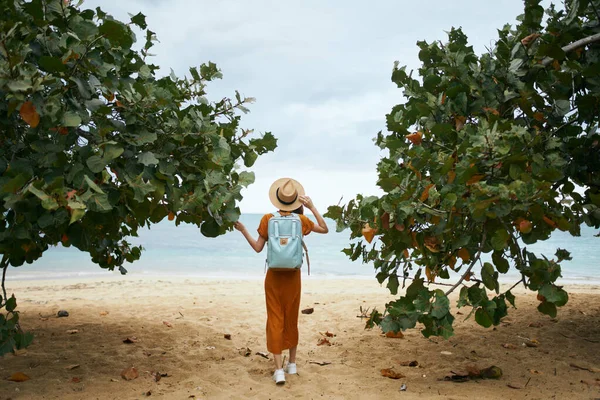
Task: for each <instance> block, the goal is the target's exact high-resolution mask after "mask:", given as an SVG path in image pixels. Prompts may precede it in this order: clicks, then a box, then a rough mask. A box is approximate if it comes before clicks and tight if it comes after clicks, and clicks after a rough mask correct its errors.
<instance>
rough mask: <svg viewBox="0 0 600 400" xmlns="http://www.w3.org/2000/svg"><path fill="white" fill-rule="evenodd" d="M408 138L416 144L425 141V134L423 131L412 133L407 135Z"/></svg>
mask: <svg viewBox="0 0 600 400" xmlns="http://www.w3.org/2000/svg"><path fill="white" fill-rule="evenodd" d="M406 138H407V139H408V140H409V141H410V142H411V143H412V144H414V145H415V146H418V145H420V144H421V143H422V142H423V134H422V133H421V132H415V133H411V134H410V135H406Z"/></svg>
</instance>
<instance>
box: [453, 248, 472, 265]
mask: <svg viewBox="0 0 600 400" xmlns="http://www.w3.org/2000/svg"><path fill="white" fill-rule="evenodd" d="M456 255H457V256H459V257H460V258H461V260H463V262H469V260H470V259H471V255H470V254H469V250H467V249H466V248H464V247H462V248H461V249H459V250H458V253H456Z"/></svg>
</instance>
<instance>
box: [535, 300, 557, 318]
mask: <svg viewBox="0 0 600 400" xmlns="http://www.w3.org/2000/svg"><path fill="white" fill-rule="evenodd" d="M537 309H538V311H539V312H541V313H542V314H546V315H548V316H550V317H551V318H556V304H554V303H550V302H547V301H542V302H541V303H540V305H538V308H537Z"/></svg>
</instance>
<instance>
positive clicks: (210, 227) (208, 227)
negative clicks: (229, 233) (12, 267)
mask: <svg viewBox="0 0 600 400" xmlns="http://www.w3.org/2000/svg"><path fill="white" fill-rule="evenodd" d="M220 230H221V227H220V226H219V224H218V223H217V221H215V220H214V219H213V218H210V219H208V220H206V221H204V222H203V223H202V225H201V226H200V232H201V233H202V234H203V235H204V236H206V237H210V238H212V237H217V236H218V235H219V233H220Z"/></svg>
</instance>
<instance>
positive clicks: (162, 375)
mask: <svg viewBox="0 0 600 400" xmlns="http://www.w3.org/2000/svg"><path fill="white" fill-rule="evenodd" d="M150 375H151V376H152V377H153V378H154V381H155V382H158V381H160V380H161V379H162V378H166V377H167V376H169V374H167V373H160V372H158V371H156V372H151V373H150Z"/></svg>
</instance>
